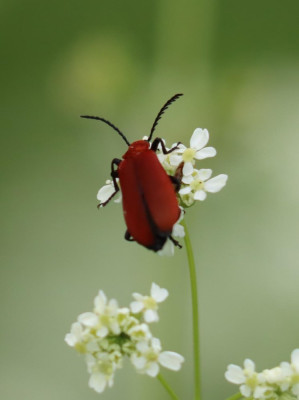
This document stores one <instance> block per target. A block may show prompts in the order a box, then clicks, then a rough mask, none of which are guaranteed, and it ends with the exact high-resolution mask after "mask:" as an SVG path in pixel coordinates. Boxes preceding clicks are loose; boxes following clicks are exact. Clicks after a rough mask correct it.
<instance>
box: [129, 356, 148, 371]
mask: <svg viewBox="0 0 299 400" xmlns="http://www.w3.org/2000/svg"><path fill="white" fill-rule="evenodd" d="M131 362H132V364H133V365H134V367H135V368H136V369H137V370H141V369H144V367H145V365H146V358H145V357H143V356H141V357H138V356H137V355H136V354H132V356H131Z"/></svg>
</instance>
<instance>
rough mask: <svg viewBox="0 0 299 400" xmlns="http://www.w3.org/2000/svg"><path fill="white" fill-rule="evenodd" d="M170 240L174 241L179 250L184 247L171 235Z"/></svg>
mask: <svg viewBox="0 0 299 400" xmlns="http://www.w3.org/2000/svg"><path fill="white" fill-rule="evenodd" d="M169 239H170V240H171V241H172V243H173V244H174V245H175V246H177V247H178V248H179V249H181V248H182V247H183V246H182V245H181V244H180V243H179V242H178V241H177V240H175V239H174V238H173V237H172V236H171V235H169Z"/></svg>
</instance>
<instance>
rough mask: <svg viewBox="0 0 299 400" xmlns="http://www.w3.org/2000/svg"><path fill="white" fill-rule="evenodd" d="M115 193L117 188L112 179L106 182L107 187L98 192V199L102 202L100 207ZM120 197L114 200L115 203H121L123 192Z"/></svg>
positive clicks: (117, 180)
mask: <svg viewBox="0 0 299 400" xmlns="http://www.w3.org/2000/svg"><path fill="white" fill-rule="evenodd" d="M116 182H117V183H118V182H119V179H118V178H117V179H116ZM113 193H115V187H114V183H113V181H111V180H110V179H107V180H106V185H104V186H102V187H101V189H100V190H99V191H98V194H97V199H98V200H99V202H100V206H101V205H102V204H103V203H105V202H106V201H107V200H109V198H110V197H111V196H112V195H113ZM119 193H120V196H119V197H118V198H116V199H115V200H114V202H115V203H120V202H121V192H120V191H119Z"/></svg>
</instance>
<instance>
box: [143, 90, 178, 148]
mask: <svg viewBox="0 0 299 400" xmlns="http://www.w3.org/2000/svg"><path fill="white" fill-rule="evenodd" d="M181 96H183V93H178V94H175V95H174V96H172V98H171V99H169V100H168V101H167V102H166V103H165V104H164V106H163V107H162V108H161V110H160V111H159V113H158V115H157V117H156V119H155V121H154V124H153V126H152V129H151V133H150V135H149V137H148V139H147V140H148V141H149V142H150V141H151V139H152V136H153V133H154V130H155V129H156V126H157V125H158V122H159V120H160V118H161V117H162V115H163V114H164V112H165V111H166V110H167V108H168V107H169V106H170V104H172V103H173V102H174V101H176V100H177V99H178V98H179V97H181Z"/></svg>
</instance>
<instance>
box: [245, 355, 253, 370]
mask: <svg viewBox="0 0 299 400" xmlns="http://www.w3.org/2000/svg"><path fill="white" fill-rule="evenodd" d="M244 368H245V369H246V370H247V371H249V372H254V371H255V364H254V362H253V361H252V360H250V358H246V359H245V361H244Z"/></svg>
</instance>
